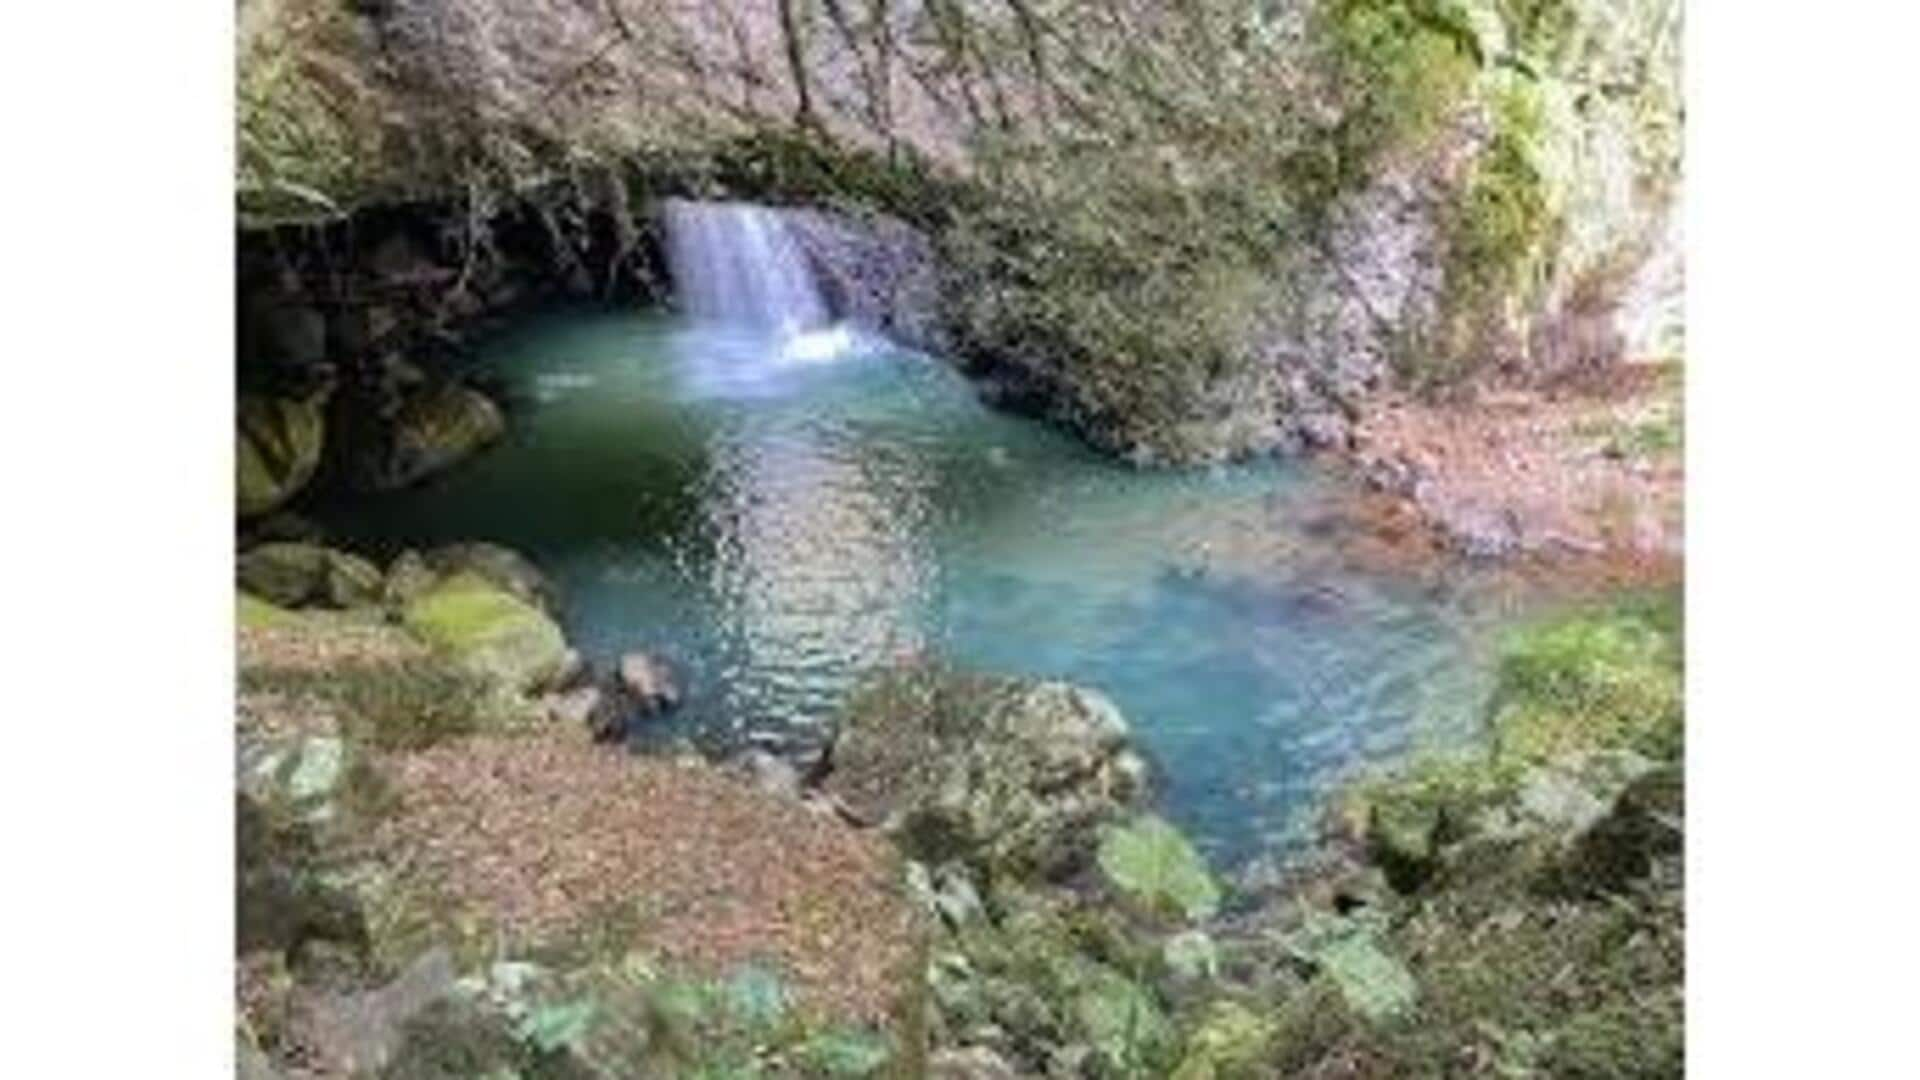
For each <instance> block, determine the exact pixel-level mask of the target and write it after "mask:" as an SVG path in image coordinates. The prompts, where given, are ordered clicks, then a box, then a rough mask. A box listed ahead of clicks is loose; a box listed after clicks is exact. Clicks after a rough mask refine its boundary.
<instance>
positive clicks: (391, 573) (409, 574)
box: [381, 550, 440, 611]
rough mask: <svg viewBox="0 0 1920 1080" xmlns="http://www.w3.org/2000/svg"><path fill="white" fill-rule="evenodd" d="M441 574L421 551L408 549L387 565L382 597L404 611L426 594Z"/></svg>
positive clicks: (396, 608)
mask: <svg viewBox="0 0 1920 1080" xmlns="http://www.w3.org/2000/svg"><path fill="white" fill-rule="evenodd" d="M439 580H440V577H439V575H437V574H435V573H434V572H433V568H432V567H430V566H428V565H427V560H426V559H425V558H423V557H421V555H420V553H419V552H417V551H413V550H407V551H403V552H401V553H400V555H399V557H398V558H396V559H394V560H393V562H392V563H391V564H390V565H388V567H387V576H386V579H385V581H384V582H383V583H382V584H381V599H382V600H383V601H384V602H385V603H386V605H387V606H388V607H390V608H392V609H393V610H395V611H403V610H405V609H406V606H407V605H408V604H411V603H413V602H414V601H415V600H418V599H419V598H420V597H422V596H424V595H426V593H427V591H428V590H430V589H432V588H433V586H434V583H435V582H437V581H439Z"/></svg>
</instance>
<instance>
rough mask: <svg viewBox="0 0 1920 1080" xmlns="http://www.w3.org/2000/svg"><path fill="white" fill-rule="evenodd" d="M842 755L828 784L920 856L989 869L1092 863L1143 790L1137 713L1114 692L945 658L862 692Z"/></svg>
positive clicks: (847, 719)
mask: <svg viewBox="0 0 1920 1080" xmlns="http://www.w3.org/2000/svg"><path fill="white" fill-rule="evenodd" d="M832 760H833V772H832V773H831V774H830V775H829V776H828V779H827V787H828V789H829V790H830V791H831V792H832V793H833V794H834V795H836V796H837V797H839V798H840V799H841V801H842V803H843V804H844V805H845V806H846V807H847V808H848V809H849V810H850V811H851V812H853V813H854V814H855V815H857V816H859V817H861V818H862V819H864V820H869V821H872V822H875V823H880V824H884V825H885V826H886V827H887V828H888V830H889V831H890V833H891V834H892V836H893V838H894V841H895V843H896V844H897V845H899V846H900V847H901V849H902V850H903V851H904V852H905V853H906V854H907V856H908V857H909V858H914V859H918V860H920V861H922V862H926V863H928V864H929V865H938V864H940V863H944V862H947V861H949V860H961V861H964V862H967V863H969V864H970V865H972V866H973V867H975V868H976V869H978V870H980V871H982V872H983V874H984V879H986V880H991V879H996V878H1003V879H1009V880H1018V879H1022V878H1035V877H1038V878H1058V877H1062V876H1064V875H1068V874H1070V873H1072V872H1073V871H1074V870H1076V869H1079V868H1081V867H1084V866H1086V865H1087V864H1088V863H1090V862H1091V859H1092V855H1093V850H1092V849H1093V846H1094V844H1093V841H1094V839H1095V836H1096V829H1097V827H1098V826H1099V825H1101V824H1103V823H1106V822H1109V821H1113V820H1117V819H1118V818H1119V817H1120V815H1121V814H1122V813H1123V812H1124V810H1125V808H1126V807H1127V806H1128V805H1130V804H1131V803H1132V802H1133V801H1135V800H1136V799H1137V798H1138V797H1139V795H1140V794H1141V792H1140V780H1139V778H1140V774H1141V772H1142V770H1141V768H1140V766H1139V758H1138V756H1137V755H1135V754H1134V753H1133V752H1132V751H1131V750H1130V749H1128V737H1127V726H1126V721H1125V720H1124V719H1123V718H1122V717H1121V715H1120V712H1119V710H1118V709H1117V708H1116V707H1115V706H1114V705H1113V703H1112V702H1111V701H1109V700H1108V699H1107V698H1106V697H1105V696H1104V695H1102V694H1100V693H1098V692H1097V691H1094V690H1089V689H1087V688H1084V687H1078V686H1073V685H1070V684H1067V683H1059V682H1043V681H1037V680H1032V679H1022V678H1014V677H1007V676H996V675H983V674H973V673H967V672H959V671H953V670H950V669H947V668H943V667H940V666H938V665H931V664H928V665H915V666H911V667H906V668H901V669H896V670H891V671H888V672H886V673H884V674H882V675H881V676H880V677H879V678H878V679H876V680H874V681H873V682H871V683H869V684H868V685H867V686H866V687H864V688H863V689H862V690H861V692H860V693H858V694H856V695H855V698H854V700H853V701H852V702H851V703H850V704H849V705H848V708H847V712H846V714H845V716H844V718H843V719H842V721H841V725H840V733H839V736H838V738H837V739H836V740H835V743H834V749H833V758H832Z"/></svg>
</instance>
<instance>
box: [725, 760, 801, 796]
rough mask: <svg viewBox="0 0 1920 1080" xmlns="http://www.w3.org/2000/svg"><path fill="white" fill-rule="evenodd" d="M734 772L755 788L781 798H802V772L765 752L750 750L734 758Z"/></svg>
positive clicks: (785, 761) (787, 762) (786, 761)
mask: <svg viewBox="0 0 1920 1080" xmlns="http://www.w3.org/2000/svg"><path fill="white" fill-rule="evenodd" d="M731 766H732V769H733V771H734V772H735V773H736V774H738V775H739V776H741V777H742V778H743V779H745V780H747V781H748V782H749V783H751V784H752V785H753V786H754V787H756V788H758V789H759V790H761V791H763V792H765V793H767V794H768V795H774V796H778V797H781V798H791V799H798V798H799V797H800V786H801V785H800V771H799V770H798V769H795V768H794V767H793V763H792V762H790V761H788V760H787V759H785V758H783V757H780V756H779V755H777V754H770V753H768V752H766V751H765V750H748V751H747V752H745V753H743V754H741V755H739V756H738V757H736V758H734V759H733V761H732V763H731Z"/></svg>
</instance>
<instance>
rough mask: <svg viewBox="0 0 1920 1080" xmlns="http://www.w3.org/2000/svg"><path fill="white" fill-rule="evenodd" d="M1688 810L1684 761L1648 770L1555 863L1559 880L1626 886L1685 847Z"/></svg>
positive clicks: (1593, 886) (1604, 888) (1595, 891)
mask: <svg viewBox="0 0 1920 1080" xmlns="http://www.w3.org/2000/svg"><path fill="white" fill-rule="evenodd" d="M1685 813H1686V783H1685V779H1684V774H1683V773H1682V771H1681V769H1680V767H1679V766H1678V765H1674V766H1668V767H1664V768H1660V769H1656V770H1654V771H1652V772H1649V773H1646V774H1645V775H1643V776H1641V777H1640V778H1639V779H1637V780H1635V781H1633V782H1632V783H1631V784H1629V785H1627V788H1626V790H1624V791H1622V792H1621V793H1620V795H1619V797H1618V798H1617V799H1615V800H1614V802H1613V806H1612V807H1611V808H1610V809H1609V810H1608V811H1607V813H1606V814H1605V816H1603V817H1601V818H1600V819H1599V820H1598V821H1595V822H1594V823H1593V824H1592V826H1591V827H1589V828H1588V829H1587V830H1586V831H1585V832H1583V833H1581V834H1580V836H1579V837H1578V838H1576V839H1575V841H1574V842H1573V844H1572V845H1571V847H1570V849H1569V850H1568V851H1567V853H1566V855H1565V856H1564V858H1563V859H1561V860H1560V862H1559V863H1558V864H1557V865H1556V866H1555V867H1554V871H1553V884H1556V885H1558V886H1559V887H1560V888H1561V890H1563V891H1565V892H1568V893H1573V894H1577V895H1584V896H1601V895H1605V894H1607V893H1615V892H1619V891H1621V890H1622V889H1624V888H1626V887H1627V885H1629V884H1630V883H1632V882H1633V881H1635V880H1637V879H1641V878H1645V877H1646V876H1647V875H1648V874H1649V873H1650V872H1651V871H1652V870H1653V866H1654V862H1655V861H1656V860H1657V859H1661V858H1670V857H1676V856H1678V855H1679V854H1680V853H1681V851H1682V848H1683V846H1684V834H1685Z"/></svg>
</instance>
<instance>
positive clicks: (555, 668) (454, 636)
mask: <svg viewBox="0 0 1920 1080" xmlns="http://www.w3.org/2000/svg"><path fill="white" fill-rule="evenodd" d="M401 622H402V623H403V624H404V625H405V626H406V628H407V629H408V630H409V631H411V632H412V633H413V634H414V635H415V636H416V637H419V638H420V639H421V640H423V641H426V642H428V643H429V644H431V645H433V646H435V647H436V648H438V649H440V650H442V651H444V652H446V653H447V654H448V655H451V656H452V657H454V658H455V659H456V660H458V661H459V662H460V663H461V664H463V665H465V666H466V667H467V668H468V669H470V670H473V671H476V672H479V673H481V674H484V675H487V676H489V677H491V678H493V679H495V680H497V681H498V682H499V683H500V684H501V685H503V686H505V687H507V688H509V689H511V690H513V691H516V692H519V693H535V692H538V691H540V690H541V689H543V688H545V687H547V686H550V685H552V683H553V682H554V680H555V679H556V678H557V677H558V676H559V675H560V674H561V673H562V672H563V670H564V668H565V666H566V661H567V641H566V638H565V637H564V636H563V635H562V634H561V632H560V628H559V627H558V626H556V625H555V624H554V622H553V620H552V619H549V618H548V617H547V616H546V614H545V613H544V612H542V611H541V610H540V609H539V608H537V607H535V606H533V605H532V604H529V603H527V602H526V601H524V600H522V599H521V598H519V597H517V596H515V595H514V594H512V593H510V592H507V591H506V590H504V589H501V588H499V587H498V586H496V585H495V584H494V583H493V582H491V581H489V580H487V579H486V578H483V577H481V576H480V575H479V574H476V573H473V572H472V571H461V572H460V573H457V574H454V575H453V576H451V577H448V578H445V579H443V580H441V581H439V582H437V583H436V584H435V585H434V586H433V587H432V588H431V589H429V590H427V592H425V593H423V594H422V595H420V596H419V597H418V598H416V599H414V600H413V601H412V602H411V603H409V604H408V605H407V606H406V608H405V609H404V610H403V611H402V612H401Z"/></svg>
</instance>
